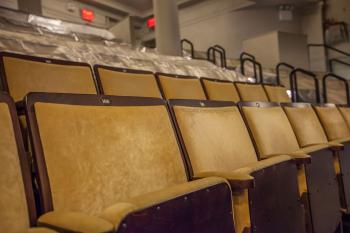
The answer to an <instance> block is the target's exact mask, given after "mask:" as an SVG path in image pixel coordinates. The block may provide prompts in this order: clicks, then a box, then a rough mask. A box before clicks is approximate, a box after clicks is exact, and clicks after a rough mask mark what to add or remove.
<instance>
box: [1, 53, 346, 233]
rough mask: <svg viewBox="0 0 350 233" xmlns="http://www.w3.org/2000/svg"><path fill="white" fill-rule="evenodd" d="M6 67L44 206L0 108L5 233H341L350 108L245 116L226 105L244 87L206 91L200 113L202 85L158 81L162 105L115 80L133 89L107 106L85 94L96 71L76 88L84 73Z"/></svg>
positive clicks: (17, 134)
mask: <svg viewBox="0 0 350 233" xmlns="http://www.w3.org/2000/svg"><path fill="white" fill-rule="evenodd" d="M6 55H7V56H3V57H2V72H1V76H2V80H6V82H3V87H5V90H7V92H8V93H9V94H10V95H11V96H12V98H13V99H15V100H16V101H20V100H22V99H23V97H24V96H26V97H25V101H24V102H23V104H22V105H21V106H20V107H21V110H23V109H24V110H25V111H24V112H25V113H26V119H23V118H22V128H25V127H27V128H28V132H29V136H30V139H31V140H30V141H31V142H30V144H31V154H32V155H33V159H34V162H33V165H34V166H33V167H34V170H35V173H34V174H35V177H34V179H35V182H37V183H38V187H37V189H38V192H39V199H38V200H37V203H36V205H35V201H34V197H33V191H32V185H31V184H32V183H31V180H30V175H28V174H29V173H30V171H29V166H30V161H29V156H28V155H26V152H25V150H24V146H23V142H22V137H21V130H20V127H19V124H18V119H17V115H16V109H15V105H14V102H13V101H12V100H11V98H10V97H9V96H8V95H7V94H1V95H0V96H1V97H0V103H1V104H0V117H1V119H2V120H1V121H0V131H1V135H4V138H5V140H0V155H1V158H0V159H1V160H2V161H4V163H2V174H1V176H0V177H1V187H2V189H3V190H2V192H1V193H0V195H1V197H0V206H2V207H3V208H2V209H1V211H0V221H1V223H0V226H1V227H2V228H4V232H23V231H25V228H27V227H29V226H34V225H36V224H38V225H39V226H44V227H48V228H51V229H53V230H56V231H59V232H64V231H68V232H113V231H116V232H142V233H148V232H153V233H154V232H192V233H193V232H194V233H200V232H201V233H203V232H204V233H214V232H215V233H216V232H222V233H226V232H227V233H228V232H231V233H232V232H236V233H241V232H260V233H271V232H284V233H303V232H307V233H309V232H310V233H311V232H312V233H334V232H341V214H342V212H343V213H349V212H350V211H349V210H350V209H349V206H348V203H349V201H350V186H349V185H350V179H349V178H350V177H349V172H348V170H349V166H350V164H349V162H350V161H349V159H348V157H349V155H348V152H349V150H350V149H349V148H348V147H349V146H348V140H350V129H349V124H350V109H349V108H347V107H340V108H338V107H336V106H334V105H319V106H317V105H315V106H311V105H309V104H295V103H283V104H278V103H272V102H267V101H268V99H263V100H262V101H265V102H241V103H239V104H238V106H237V105H236V104H235V103H234V102H233V101H232V100H231V101H222V100H221V98H226V97H222V94H224V95H225V96H229V95H231V94H232V93H233V92H232V91H230V90H235V89H234V88H237V89H238V90H239V83H236V84H235V85H233V84H232V83H226V82H221V81H211V80H206V79H202V83H203V85H204V86H205V87H206V88H205V90H206V93H207V95H210V94H209V93H213V92H216V93H218V94H220V97H212V98H211V99H215V98H217V99H219V100H221V101H214V100H202V99H205V95H203V94H198V93H203V92H204V91H203V89H202V88H201V85H200V83H199V82H198V79H191V78H185V79H181V78H178V79H177V78H173V77H172V78H167V77H164V79H163V78H162V77H161V76H165V75H158V81H159V83H160V84H161V85H160V86H161V90H162V94H163V95H164V96H165V97H166V98H167V99H170V100H169V101H165V100H162V99H161V97H162V95H161V94H159V93H161V92H159V89H158V86H157V79H155V78H154V76H153V75H152V74H148V75H149V77H152V79H150V78H140V79H139V78H137V76H136V74H133V75H132V74H129V73H125V72H123V71H119V72H116V71H114V70H110V69H106V72H107V73H108V72H113V74H115V73H117V74H118V73H119V75H121V77H125V78H127V80H128V81H127V82H117V80H123V79H117V78H113V77H116V76H105V77H106V80H107V81H110V82H111V83H110V85H105V84H104V85H102V86H103V88H104V90H103V91H104V92H103V93H106V92H107V90H108V89H109V90H111V89H113V90H116V89H118V88H119V93H122V94H114V96H113V95H111V93H109V94H110V95H96V89H95V93H85V92H87V91H91V92H94V91H93V88H92V86H90V89H88V86H87V85H86V83H87V82H86V80H88V79H87V78H86V77H85V75H87V76H88V74H89V75H90V76H88V78H89V80H93V79H92V76H91V71H90V72H87V71H86V73H84V72H80V73H76V75H74V76H72V74H73V73H75V72H76V70H80V71H82V70H85V69H87V70H90V68H89V67H88V66H86V65H85V66H80V65H78V64H75V65H68V66H67V65H66V62H60V64H57V61H55V62H56V63H55V64H53V61H52V60H44V61H43V62H42V61H41V60H34V58H31V59H29V60H28V59H27V58H26V59H24V58H25V57H23V56H20V58H18V56H17V55H15V58H13V55H11V56H10V55H9V54H6ZM5 57H7V58H6V59H5ZM33 60H34V61H33ZM97 69H99V68H98V67H97V68H95V73H96V74H97V75H96V76H98V77H99V78H97V80H99V82H102V83H103V82H104V81H103V80H102V78H101V77H102V75H101V74H102V72H101V71H98V72H96V70H97ZM134 73H135V72H134ZM13 77H15V78H13ZM67 77H70V78H67ZM118 77H119V76H118ZM83 79H84V81H82V80H83ZM9 80H15V81H9ZM51 80H52V82H51ZM74 80H75V81H74ZM78 80H80V81H78ZM148 80H153V81H152V82H153V84H155V85H149V84H148V83H149V81H148ZM162 80H163V81H162ZM164 80H165V81H164ZM112 81H113V83H112ZM177 81H178V82H177ZM11 82H12V84H10V83H11ZM130 83H133V84H132V85H131V84H130ZM193 83H196V84H193ZM11 86H12V88H11ZM57 86H59V87H60V89H59V90H58V89H55V88H57ZM99 86H100V87H101V85H99ZM246 86H248V85H247V84H244V87H246ZM38 87H40V88H38ZM48 87H50V88H48ZM71 87H74V88H75V90H73V89H69V88H71ZM252 87H254V88H256V87H259V86H258V85H252ZM260 87H261V88H262V90H263V91H264V88H263V87H262V86H260ZM6 88H7V89H6ZM43 88H45V89H44V90H43ZM79 88H80V89H79ZM152 88H153V89H152ZM227 89H228V90H227ZM265 89H266V90H267V88H266V87H265ZM152 90H153V91H152ZM175 90H178V91H175ZM260 90H261V89H260ZM33 91H41V92H43V91H44V92H65V94H58V93H56V94H55V93H51V94H50V93H31V94H29V95H28V93H29V92H33ZM100 91H102V90H100ZM156 91H157V93H158V94H157V96H151V97H153V98H151V97H150V95H151V94H150V93H154V94H155V93H156ZM69 92H73V93H85V94H68V93H69ZM254 92H257V91H254ZM254 92H253V94H254ZM264 93H265V92H264ZM281 93H282V92H281ZM239 94H240V95H236V96H239V97H240V100H241V99H242V94H241V92H239ZM115 95H119V96H115ZM143 95H145V96H144V97H140V96H143ZM130 96H138V97H130ZM203 96H204V97H203ZM236 101H237V100H236ZM281 102H287V101H281ZM22 132H26V131H25V130H22ZM25 139H26V137H25ZM2 157H4V158H2ZM349 158H350V157H349ZM35 207H37V210H36V211H35ZM28 213H29V214H28ZM36 213H37V214H38V215H39V216H40V217H39V219H37V217H36V216H37V215H36ZM35 230H38V229H35ZM32 231H34V229H32ZM40 231H45V230H44V229H41V230H40Z"/></svg>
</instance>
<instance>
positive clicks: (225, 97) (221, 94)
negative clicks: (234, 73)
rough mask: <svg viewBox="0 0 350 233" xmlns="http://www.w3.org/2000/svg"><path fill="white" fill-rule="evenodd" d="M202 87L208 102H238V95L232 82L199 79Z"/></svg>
mask: <svg viewBox="0 0 350 233" xmlns="http://www.w3.org/2000/svg"><path fill="white" fill-rule="evenodd" d="M201 82H202V86H203V89H204V92H205V94H206V97H207V99H208V100H217V101H232V102H235V103H238V102H239V101H240V98H239V94H238V92H237V89H236V86H235V85H234V83H233V82H231V81H227V80H218V79H209V78H201Z"/></svg>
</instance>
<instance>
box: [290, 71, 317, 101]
mask: <svg viewBox="0 0 350 233" xmlns="http://www.w3.org/2000/svg"><path fill="white" fill-rule="evenodd" d="M298 73H302V74H305V75H307V76H309V77H311V78H312V79H313V80H314V85H315V91H316V103H321V98H320V85H319V83H318V79H317V76H316V74H314V73H312V72H311V71H308V70H304V69H301V68H297V69H294V70H293V71H292V72H291V73H290V75H289V82H290V89H291V91H292V100H293V102H300V97H299V88H298V82H297V79H298V75H297V74H298Z"/></svg>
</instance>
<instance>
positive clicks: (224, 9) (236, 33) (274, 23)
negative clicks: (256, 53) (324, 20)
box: [180, 0, 301, 58]
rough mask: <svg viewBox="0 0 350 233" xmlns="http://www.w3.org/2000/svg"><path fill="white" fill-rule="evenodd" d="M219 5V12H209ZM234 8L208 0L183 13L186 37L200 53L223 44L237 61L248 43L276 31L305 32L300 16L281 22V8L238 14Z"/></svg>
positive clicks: (181, 23)
mask: <svg viewBox="0 0 350 233" xmlns="http://www.w3.org/2000/svg"><path fill="white" fill-rule="evenodd" d="M229 2H233V1H232V0H230V1H229ZM223 3H225V4H226V5H225V4H223ZM215 5H217V6H216V7H217V10H216V11H214V12H213V11H212V12H211V13H209V12H210V11H209V9H210V8H213V7H214V6H215ZM219 7H221V8H219ZM236 8H239V5H236ZM214 9H215V8H214ZM234 9H235V8H234V6H230V5H229V4H228V3H227V1H226V0H218V1H206V2H203V3H200V4H198V5H195V6H194V7H189V8H186V9H184V10H181V11H180V27H181V36H182V38H187V39H189V40H191V41H193V43H194V44H195V49H196V50H199V51H206V50H207V48H208V47H210V46H212V45H214V44H220V45H222V46H223V47H225V48H226V50H227V52H228V57H230V58H237V57H238V56H239V54H240V53H241V52H242V51H243V41H244V40H247V39H249V38H253V37H255V36H258V35H261V34H264V33H266V32H269V31H273V30H281V31H286V32H292V33H300V32H301V21H300V20H299V18H300V17H298V16H297V15H296V17H294V20H293V21H279V18H278V8H277V7H264V8H251V9H243V10H238V11H234Z"/></svg>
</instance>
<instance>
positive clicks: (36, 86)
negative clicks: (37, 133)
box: [0, 53, 290, 102]
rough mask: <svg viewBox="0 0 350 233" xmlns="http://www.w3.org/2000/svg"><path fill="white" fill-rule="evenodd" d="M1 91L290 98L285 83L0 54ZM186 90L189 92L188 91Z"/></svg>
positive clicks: (16, 93) (16, 95) (13, 93)
mask: <svg viewBox="0 0 350 233" xmlns="http://www.w3.org/2000/svg"><path fill="white" fill-rule="evenodd" d="M0 63H1V64H0V74H1V78H2V82H1V83H2V90H3V91H6V92H9V93H10V94H11V96H12V97H13V98H14V100H15V101H20V100H22V99H23V98H24V96H25V95H26V94H27V93H29V92H33V91H41V92H57V93H79V94H105V95H117V96H143V97H155V98H162V97H163V98H165V99H173V97H174V96H176V97H177V98H182V99H188V98H189V97H192V98H195V99H201V100H205V99H210V100H224V101H234V102H238V101H272V102H290V98H289V96H288V95H287V92H286V91H287V90H286V88H284V87H282V86H275V85H268V84H265V85H262V84H256V83H244V82H235V83H233V82H230V81H222V80H215V79H208V78H202V79H198V78H197V77H190V76H181V75H172V74H163V73H157V74H153V73H152V72H149V71H140V70H131V69H125V68H114V67H106V66H101V65H95V66H94V73H95V75H94V74H93V72H92V70H91V67H90V66H89V65H88V64H85V63H78V62H70V61H61V60H53V59H47V58H39V57H32V56H26V55H18V54H11V53H0ZM189 93H190V95H189Z"/></svg>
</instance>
